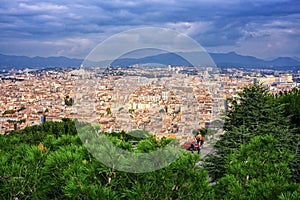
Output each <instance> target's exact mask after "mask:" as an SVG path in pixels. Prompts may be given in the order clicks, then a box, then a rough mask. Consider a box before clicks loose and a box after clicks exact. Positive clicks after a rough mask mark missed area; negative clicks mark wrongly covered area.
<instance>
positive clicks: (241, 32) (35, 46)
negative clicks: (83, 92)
mask: <svg viewBox="0 0 300 200" xmlns="http://www.w3.org/2000/svg"><path fill="white" fill-rule="evenodd" d="M299 2H300V1H299V0H294V1H288V0H228V1H226V0H197V1H196V0H195V1H191V0H177V1H176V0H169V1H168V0H154V1H150V0H136V1H126V0H51V1H50V0H49V1H43V0H0V36H1V37H0V53H2V54H10V55H26V56H67V57H76V58H84V57H85V56H86V55H87V54H88V53H89V52H90V51H91V50H92V49H93V48H94V47H95V46H96V45H97V44H99V43H100V42H102V41H103V40H105V39H107V38H108V37H110V36H112V35H113V34H116V33H120V32H121V31H126V30H130V29H132V28H141V27H149V26H152V27H153V26H154V27H162V28H170V29H172V30H175V31H178V32H180V33H183V34H186V35H188V36H189V37H191V38H193V39H194V40H196V41H197V42H199V43H200V44H201V45H202V46H203V47H204V48H205V49H206V50H207V51H209V52H231V51H235V52H237V53H239V54H242V55H251V56H256V57H259V58H274V57H278V56H291V57H300V45H299V44H300V3H299Z"/></svg>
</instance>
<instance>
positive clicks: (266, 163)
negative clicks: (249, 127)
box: [216, 135, 299, 199]
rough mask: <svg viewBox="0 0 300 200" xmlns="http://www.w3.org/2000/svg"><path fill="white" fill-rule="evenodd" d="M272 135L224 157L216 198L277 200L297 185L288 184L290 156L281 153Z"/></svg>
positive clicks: (257, 138) (286, 153) (259, 138)
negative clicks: (223, 166) (224, 163)
mask: <svg viewBox="0 0 300 200" xmlns="http://www.w3.org/2000/svg"><path fill="white" fill-rule="evenodd" d="M278 145H279V142H278V140H276V139H275V138H274V137H273V136H272V135H266V136H256V137H254V138H252V139H251V141H250V142H249V143H248V144H244V145H241V148H240V150H239V151H237V152H235V153H233V154H230V155H228V156H226V160H227V162H226V165H225V168H226V174H225V176H223V177H222V178H221V179H220V180H219V183H218V184H217V185H216V194H217V199H219V198H224V199H231V198H232V199H278V198H279V196H280V195H282V194H285V193H289V194H292V193H293V192H294V191H295V190H296V189H298V190H299V185H296V184H295V183H291V182H290V177H291V176H290V175H291V173H290V169H289V167H288V163H289V161H290V160H291V159H292V158H293V154H292V153H290V152H288V151H280V150H278V149H277V148H276V146H278Z"/></svg>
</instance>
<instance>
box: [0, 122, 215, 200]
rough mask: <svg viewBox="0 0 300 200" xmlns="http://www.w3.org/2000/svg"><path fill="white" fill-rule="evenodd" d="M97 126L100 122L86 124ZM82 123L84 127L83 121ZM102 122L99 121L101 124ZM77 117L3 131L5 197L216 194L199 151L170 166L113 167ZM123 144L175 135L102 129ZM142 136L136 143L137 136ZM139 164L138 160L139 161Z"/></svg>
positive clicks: (0, 169) (142, 147) (0, 181)
mask: <svg viewBox="0 0 300 200" xmlns="http://www.w3.org/2000/svg"><path fill="white" fill-rule="evenodd" d="M83 127H84V128H86V129H87V130H88V129H90V131H91V130H95V129H94V127H95V126H83ZM78 128H80V127H78ZM96 128H97V127H96ZM74 130H75V131H76V129H75V127H74V122H73V121H71V120H69V119H63V121H62V122H46V123H44V124H41V125H39V126H32V127H27V128H25V129H24V130H20V131H13V132H11V134H8V135H0V153H1V158H0V194H1V198H0V199H13V198H19V199H170V198H171V199H198V198H204V199H211V198H213V196H214V193H213V190H212V187H211V186H209V183H208V176H207V173H206V171H205V170H203V169H199V168H197V167H196V162H198V161H199V156H197V155H193V154H190V153H189V152H186V153H185V154H184V155H183V156H182V157H181V158H179V159H178V160H176V161H175V162H174V163H172V164H170V165H169V166H167V167H165V168H163V169H160V170H157V171H153V172H149V173H140V174H135V173H127V172H122V171H116V170H114V169H111V168H109V167H107V166H105V165H104V164H102V163H101V162H99V161H98V160H97V159H95V158H94V157H93V156H92V155H91V154H90V153H89V152H88V151H87V149H86V148H85V147H84V146H83V145H82V142H81V139H80V138H79V137H78V135H77V134H76V132H72V131H74ZM101 135H106V136H107V137H108V138H109V139H110V140H111V141H112V142H113V143H115V144H116V145H117V146H118V147H120V148H122V149H124V150H128V151H136V152H149V151H154V150H156V149H159V148H162V147H164V146H166V145H167V144H169V143H170V142H171V141H172V140H170V139H166V138H163V139H162V140H159V141H157V140H155V137H153V136H150V137H147V138H135V137H133V136H131V135H129V134H126V133H125V132H120V133H100V136H101ZM134 138H135V139H136V140H138V141H139V143H138V145H137V148H136V149H133V148H132V143H131V141H132V139H134ZM137 167H138V166H137Z"/></svg>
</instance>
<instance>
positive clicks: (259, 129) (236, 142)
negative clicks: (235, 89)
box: [204, 84, 300, 180]
mask: <svg viewBox="0 0 300 200" xmlns="http://www.w3.org/2000/svg"><path fill="white" fill-rule="evenodd" d="M229 104H230V109H229V112H228V113H227V116H226V119H225V124H224V130H225V133H224V135H222V136H221V137H220V140H219V141H218V142H217V143H216V145H215V148H216V153H215V154H214V155H210V156H209V157H208V158H207V159H206V162H205V164H204V165H205V167H206V169H207V170H208V171H209V173H210V176H211V178H213V179H214V180H217V179H219V178H221V177H222V176H224V174H225V164H226V156H228V155H230V154H232V153H235V152H236V151H238V150H239V148H240V146H241V145H242V144H247V143H249V142H250V140H251V139H252V138H253V137H255V136H258V135H267V134H272V135H273V136H274V137H275V138H276V139H278V141H279V144H278V145H277V147H276V148H278V149H281V150H290V151H291V152H292V153H294V154H295V159H294V160H292V161H291V164H292V163H294V164H293V165H291V168H292V171H293V173H294V172H295V173H296V172H297V173H298V171H299V167H297V166H296V163H299V158H298V157H299V155H298V156H297V155H296V152H297V151H298V152H299V150H298V148H299V134H295V133H294V130H293V129H292V127H291V122H290V118H289V116H286V115H285V111H284V106H283V104H282V103H280V102H278V101H277V100H276V99H275V98H274V96H272V95H270V94H269V93H268V90H267V89H266V88H264V87H263V86H262V85H260V84H253V85H250V86H248V87H245V88H244V90H243V91H242V92H240V93H239V94H238V98H235V99H230V100H229ZM299 106H300V105H299ZM298 166H299V165H298ZM295 173H294V174H295ZM294 178H295V179H296V180H299V174H298V175H296V176H294Z"/></svg>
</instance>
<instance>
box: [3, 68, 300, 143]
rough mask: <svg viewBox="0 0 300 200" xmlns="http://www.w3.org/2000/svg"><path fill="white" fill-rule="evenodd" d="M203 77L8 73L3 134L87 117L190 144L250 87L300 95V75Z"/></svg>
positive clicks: (206, 71) (151, 72)
mask: <svg viewBox="0 0 300 200" xmlns="http://www.w3.org/2000/svg"><path fill="white" fill-rule="evenodd" d="M200 70H202V71H199V72H196V73H195V69H193V68H192V69H191V68H189V67H185V66H171V65H169V66H165V67H156V68H151V66H148V67H147V66H146V67H145V66H143V67H138V65H135V66H133V67H128V68H121V67H119V68H112V67H108V68H107V69H106V70H105V72H103V73H102V74H100V73H99V74H97V72H88V71H85V70H83V69H75V68H73V69H72V68H58V69H45V70H32V69H31V70H29V69H24V70H11V71H5V72H2V73H1V75H0V80H1V88H0V90H1V94H2V96H1V99H0V102H1V104H0V105H1V107H0V109H1V110H0V112H1V117H0V122H1V129H0V131H1V133H2V134H4V133H6V132H9V131H11V130H19V129H22V128H24V127H26V126H32V125H38V124H41V123H43V122H45V121H60V120H61V119H63V118H72V119H75V118H77V119H80V118H84V117H85V118H90V119H89V121H91V120H92V121H91V122H93V123H98V124H100V125H101V129H102V131H106V132H119V131H122V130H124V131H132V130H136V129H143V130H147V131H150V132H153V134H155V135H157V136H159V137H160V138H161V137H163V136H165V137H170V138H172V137H175V138H178V139H180V140H181V141H184V140H188V139H190V138H189V137H190V134H191V133H192V131H193V130H197V129H201V128H208V127H211V126H212V124H213V122H214V121H215V120H220V121H222V116H224V113H225V112H226V109H227V107H228V103H227V99H229V98H234V97H235V96H236V95H237V93H238V92H239V91H241V90H242V88H244V87H245V86H247V85H249V84H253V83H255V82H259V83H262V84H263V85H264V86H265V87H268V88H269V89H270V91H271V92H273V93H277V92H279V91H282V92H284V91H287V90H290V89H292V88H293V87H297V86H298V84H299V83H298V82H299V77H300V75H299V74H300V73H299V71H298V72H297V73H294V72H293V71H279V70H263V69H252V70H249V69H248V70H244V69H238V68H221V69H219V68H204V67H203V68H202V69H201V68H200ZM84 76H93V77H97V78H95V80H94V81H96V83H97V84H96V87H94V86H93V89H95V90H93V92H90V90H89V89H87V90H84V91H85V92H84V91H82V90H81V88H80V87H82V86H86V83H85V82H84V84H83V85H81V84H80V83H79V80H80V79H82V77H84ZM83 81H86V79H84V78H83ZM76 91H79V92H76ZM86 92H87V93H86ZM85 93H86V94H85ZM76 95H77V96H76ZM78 95H79V96H78ZM85 95H86V96H85ZM86 97H89V100H90V99H94V102H93V105H92V106H93V108H89V109H95V113H94V116H90V115H91V112H90V111H91V110H89V109H87V110H86V111H87V112H86V116H84V114H83V113H84V111H83V110H82V105H83V103H84V101H83V99H84V98H86ZM85 103H86V102H85ZM191 116H193V117H192V118H191Z"/></svg>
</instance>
